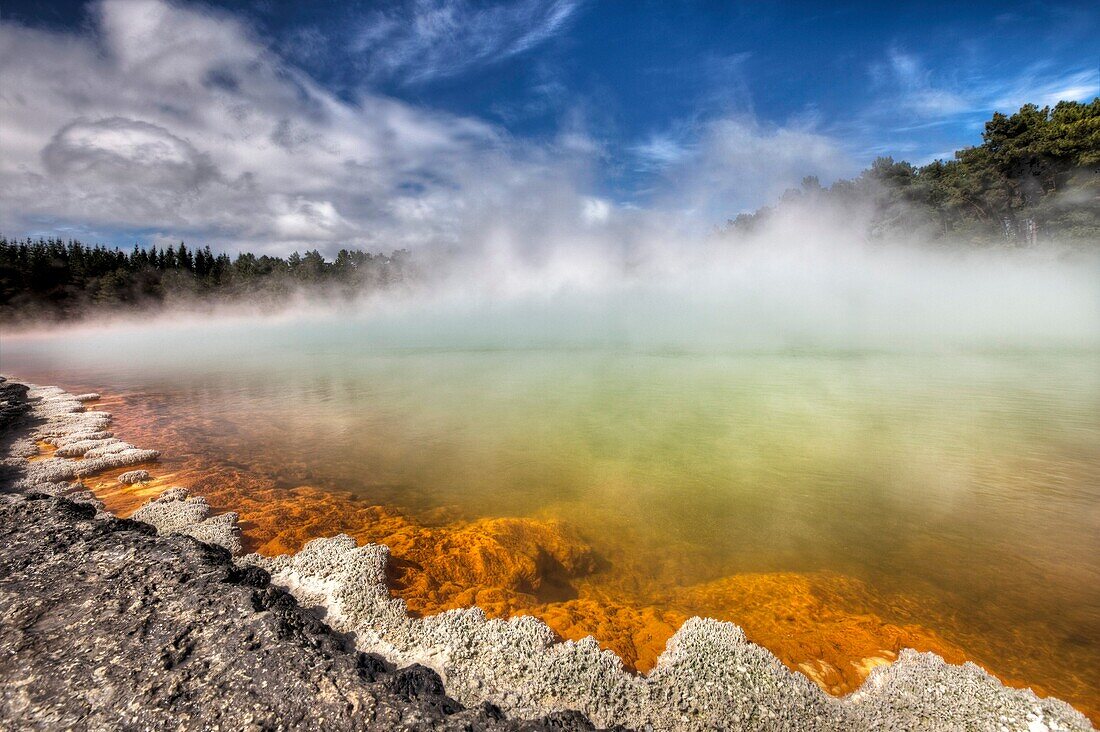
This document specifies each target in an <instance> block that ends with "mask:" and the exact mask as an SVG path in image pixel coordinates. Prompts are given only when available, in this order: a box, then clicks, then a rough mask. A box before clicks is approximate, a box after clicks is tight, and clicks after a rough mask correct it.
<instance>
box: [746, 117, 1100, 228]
mask: <svg viewBox="0 0 1100 732" xmlns="http://www.w3.org/2000/svg"><path fill="white" fill-rule="evenodd" d="M807 203H809V204H816V203H826V204H836V205H840V206H844V207H848V208H851V209H853V210H855V209H861V210H863V211H864V212H865V213H867V214H868V216H869V231H868V234H869V235H870V236H871V237H872V238H875V237H883V238H885V237H889V236H912V237H919V238H921V239H925V240H927V239H943V240H952V241H965V242H971V243H979V244H985V243H992V242H1005V241H1007V242H1010V243H1012V244H1014V245H1028V244H1034V243H1036V242H1038V241H1041V240H1044V239H1045V240H1055V239H1057V240H1060V241H1067V242H1078V243H1081V244H1083V245H1086V246H1092V247H1100V97H1097V98H1095V99H1093V101H1092V102H1089V103H1082V102H1059V103H1058V104H1056V105H1055V106H1053V107H1042V108H1040V107H1038V106H1037V105H1034V104H1026V105H1024V106H1023V107H1021V108H1020V110H1019V111H1018V112H1016V113H1014V114H1012V115H1004V114H1001V113H997V114H994V115H993V117H992V119H990V120H989V121H988V122H986V123H985V130H984V132H983V133H982V144H980V145H977V146H974V147H968V148H965V149H963V150H959V151H958V152H956V153H955V155H954V158H953V159H951V160H936V161H934V162H932V163H929V164H928V165H923V166H920V167H918V166H914V165H912V164H910V163H907V162H904V161H900V162H895V161H894V159H893V158H889V157H881V158H878V159H877V160H875V161H874V162H873V163H872V164H871V167H870V168H868V169H866V170H864V171H863V172H862V173H861V174H860V175H859V176H858V177H856V178H853V179H845V180H838V181H836V182H835V183H833V184H832V185H831V186H829V187H827V188H826V187H823V186H821V184H820V182H819V181H818V179H817V178H815V177H808V178H806V179H804V180H803V182H802V186H801V187H800V188H797V189H791V190H789V191H787V192H786V193H785V194H784V195H783V197H782V199H781V200H780V201H779V203H778V204H777V205H776V206H774V207H765V208H762V209H760V210H758V211H756V212H755V213H745V214H741V215H739V216H737V218H735V219H731V220H730V221H729V222H728V223H727V230H728V231H729V232H732V233H734V234H737V233H748V232H752V231H754V230H757V229H759V228H760V227H761V225H763V224H764V223H765V222H767V221H768V220H769V219H770V218H771V217H772V216H774V215H775V214H776V213H777V212H778V211H783V210H785V209H790V208H794V207H796V206H798V205H804V204H807Z"/></svg>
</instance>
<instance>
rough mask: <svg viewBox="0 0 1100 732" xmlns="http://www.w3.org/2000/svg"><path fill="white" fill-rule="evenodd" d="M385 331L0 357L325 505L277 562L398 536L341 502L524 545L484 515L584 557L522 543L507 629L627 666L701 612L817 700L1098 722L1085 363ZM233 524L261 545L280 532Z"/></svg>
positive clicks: (182, 340) (187, 463)
mask: <svg viewBox="0 0 1100 732" xmlns="http://www.w3.org/2000/svg"><path fill="white" fill-rule="evenodd" d="M397 330H398V329H396V328H395V327H392V325H391V326H387V325H385V324H382V325H379V324H378V323H374V322H372V321H369V320H365V321H351V322H348V321H342V320H335V319H332V320H325V319H316V318H314V319H304V320H288V321H281V322H265V323H263V324H257V323H247V322H236V323H233V322H227V323H222V324H210V323H199V324H194V325H191V326H179V327H174V328H171V329H167V330H166V329H162V328H157V327H152V326H149V327H141V326H128V327H125V328H118V329H112V330H106V331H103V330H100V331H93V332H87V333H77V334H70V335H67V336H65V337H60V336H53V337H50V336H46V337H33V338H27V337H20V338H11V337H9V338H5V339H4V342H3V354H2V355H3V363H2V367H3V370H4V372H5V373H8V374H12V375H16V376H19V377H22V378H26V379H30V380H33V381H35V382H38V383H57V384H59V385H62V386H65V387H70V388H78V389H82V390H86V389H94V390H96V391H100V392H102V393H104V395H105V403H106V404H107V406H106V407H104V408H110V409H111V410H112V411H114V412H115V414H116V424H117V428H116V429H117V431H118V433H119V434H120V436H122V437H123V438H124V439H128V440H130V441H133V442H136V443H138V444H140V445H142V446H144V447H156V448H158V449H161V450H162V451H164V452H165V453H166V454H165V456H164V458H163V461H162V463H163V465H162V469H163V470H169V471H174V472H173V475H174V476H177V477H181V479H182V478H186V477H187V476H190V478H191V479H192V480H194V479H195V476H199V477H201V476H202V475H203V474H204V471H205V474H206V475H207V476H218V477H217V479H216V480H215V479H213V478H211V479H210V481H209V486H210V489H211V490H216V487H217V486H220V487H221V488H223V489H225V488H226V487H227V486H230V487H232V489H233V490H235V491H236V492H237V493H238V494H240V495H244V494H246V493H247V492H248V491H250V490H252V487H254V486H263V487H264V489H265V490H272V491H285V492H292V491H295V490H297V489H301V488H303V487H309V488H310V490H316V491H320V492H322V493H326V494H331V495H334V496H336V495H338V496H343V498H340V500H341V501H344V502H343V503H339V504H337V505H338V506H343V507H344V508H337V509H335V513H334V514H333V515H334V516H335V517H336V518H335V519H331V520H328V519H326V521H327V523H325V524H324V525H318V526H316V527H315V528H310V529H308V530H306V531H304V532H300V533H299V534H297V535H295V536H294V537H293V538H287V537H284V541H285V542H287V543H288V544H290V545H293V544H294V543H295V541H297V540H298V539H301V538H303V536H304V538H309V536H314V535H321V534H324V533H331V532H332V530H333V529H339V530H348V531H352V532H353V533H356V531H358V532H359V533H357V534H356V535H358V536H361V537H363V538H364V539H367V538H373V539H378V538H379V537H380V536H396V537H398V538H392V539H391V541H392V542H394V543H400V538H399V537H400V536H401V535H403V534H401V532H402V531H407V530H406V529H405V528H402V529H401V530H400V531H397V530H396V529H392V527H391V528H389V529H387V531H390V533H389V534H386V533H379V534H372V533H370V530H369V528H363V527H361V526H356V525H354V521H360V519H354V520H353V519H352V518H351V517H352V516H353V511H352V507H355V506H380V507H384V508H386V509H387V510H389V511H392V515H399V516H401V517H402V519H401V520H402V521H407V522H408V525H416V526H417V527H422V528H420V529H417V530H418V531H433V530H436V529H438V531H444V530H445V529H446V527H451V529H454V527H463V526H466V527H468V526H471V525H472V526H481V527H486V526H488V527H491V528H489V529H486V531H489V532H490V533H492V532H497V533H492V536H493V537H495V538H494V541H495V542H496V543H495V544H494V546H504V547H509V546H512V545H513V544H514V545H516V546H517V547H518V546H520V545H519V544H518V543H516V542H518V541H519V540H518V539H516V538H515V537H514V536H513V534H508V536H509V537H511V538H509V539H507V540H503V539H500V536H501V534H500V531H501V529H500V526H499V525H497V524H484V523H483V524H478V523H477V522H479V521H483V520H486V519H512V518H522V519H531V520H532V521H536V522H543V523H546V522H549V523H548V524H546V525H553V526H558V527H560V528H561V530H562V531H563V532H565V533H564V534H562V536H566V537H567V539H568V541H572V542H576V543H577V544H578V545H579V546H583V547H585V548H586V551H590V556H591V561H587V560H586V562H582V563H579V564H577V565H576V566H574V565H573V564H572V563H571V560H568V559H564V560H563V559H560V557H562V556H572V555H563V554H561V551H559V550H558V549H546V548H545V547H541V548H536V549H534V550H530V551H533V552H534V554H533V556H535V557H536V560H534V561H535V565H537V566H536V569H535V570H532V571H535V572H541V573H542V574H543V575H544V577H543V579H545V581H544V582H542V583H541V584H539V582H538V581H537V579H536V580H533V581H531V582H533V584H531V582H529V581H528V580H527V579H524V580H523V582H528V584H531V586H530V587H526V586H520V585H522V584H523V582H520V583H519V585H515V582H513V585H515V586H511V585H510V586H509V587H505V589H503V590H501V592H502V593H504V594H503V595H500V597H501V598H503V599H501V600H500V602H501V603H502V604H501V605H500V608H503V609H500V610H499V612H500V613H502V614H504V613H506V612H534V613H535V614H539V615H541V616H543V617H546V618H547V619H548V621H549V622H551V624H552V625H553V626H554V627H555V628H556V629H558V630H559V632H562V634H563V635H579V634H581V633H582V632H592V633H595V634H596V635H597V638H599V639H600V640H602V641H606V642H607V644H608V645H609V646H610V647H613V648H615V649H616V650H619V651H620V652H621V653H623V654H624V655H626V656H628V658H627V660H628V662H632V663H637V665H638V666H639V667H640V668H643V669H644V668H646V667H647V666H648V665H651V663H652V658H653V657H655V655H656V653H657V652H659V650H660V648H661V647H663V642H664V639H665V637H667V633H668V632H671V630H669V628H671V629H674V628H675V625H676V624H677V623H678V621H679V620H680V619H681V618H682V617H686V616H687V615H690V614H694V613H703V614H710V615H717V616H722V617H726V618H727V619H731V620H735V621H738V622H741V623H742V624H743V625H745V627H746V630H747V631H748V632H749V634H750V637H753V636H754V634H755V637H756V639H758V640H760V641H761V642H763V643H765V645H768V644H769V643H768V642H769V641H772V645H773V646H775V645H782V644H783V643H785V642H786V641H784V638H787V639H790V638H793V637H795V636H797V637H798V638H799V641H798V642H799V643H800V644H801V645H800V646H799V649H798V650H797V651H795V650H790V649H786V647H785V646H784V651H783V652H780V651H778V650H777V652H780V655H781V657H783V658H784V660H785V661H787V662H788V663H789V664H791V665H792V666H794V667H801V668H803V670H806V671H807V672H808V673H810V674H811V675H814V671H813V667H812V665H805V664H809V663H811V661H812V659H811V658H810V657H813V656H818V657H820V658H827V659H829V663H831V664H833V665H834V666H837V667H838V668H839V667H843V668H840V670H835V669H834V671H835V672H834V671H830V672H829V673H827V674H824V676H829V677H830V678H831V679H832V681H831V682H825V681H823V682H822V683H823V685H825V686H827V687H829V686H833V687H835V688H832V690H833V691H834V692H842V691H846V690H849V689H850V688H851V687H852V686H854V683H855V682H856V681H858V678H861V677H862V675H864V674H865V673H866V669H867V668H868V667H869V665H873V663H874V662H875V660H874V659H875V658H880V657H881V658H885V659H886V660H889V658H890V657H891V654H892V653H895V652H896V650H897V649H896V648H890V647H888V646H889V645H890V644H895V645H904V644H914V645H920V644H924V645H926V646H928V647H929V648H930V649H932V650H938V651H940V652H942V653H944V654H945V655H948V656H949V657H952V658H953V660H961V659H962V658H969V659H973V660H976V661H978V662H979V663H982V664H983V665H984V666H985V667H986V668H988V669H990V670H991V671H993V672H995V673H997V674H998V675H1000V676H1001V677H1002V678H1004V679H1007V680H1009V681H1011V682H1013V683H1017V684H1027V685H1033V686H1036V687H1037V688H1038V689H1039V690H1041V691H1042V692H1044V693H1051V694H1056V695H1058V696H1062V697H1063V698H1068V699H1070V700H1072V701H1074V702H1075V703H1076V704H1077V705H1078V706H1079V707H1080V708H1083V709H1086V710H1088V711H1094V710H1095V709H1096V708H1097V700H1096V689H1097V688H1098V687H1100V676H1098V673H1100V672H1098V669H1100V647H1098V642H1100V641H1098V639H1100V410H1098V405H1100V352H1097V351H1095V350H1089V349H1084V350H1080V349H1077V350H1075V349H1056V348H1046V349H1011V350H1006V349H1001V350H994V349H985V350H982V349H973V350H968V349H966V348H952V349H949V350H936V349H928V350H921V349H907V350H904V351H891V350H884V349H870V348H864V349H856V350H850V349H846V350H839V349H829V348H801V349H778V350H777V349H764V350H760V349H757V350H737V349H732V348H727V349H723V348H711V349H706V348H682V347H667V346H661V345H656V346H650V347H643V346H638V345H632V344H630V343H624V342H592V341H591V340H588V341H587V342H580V343H564V344H558V345H555V344H545V343H544V344H542V345H531V346H530V347H524V348H506V347H501V345H500V344H499V343H496V344H494V343H492V339H488V341H486V340H485V339H481V340H479V341H478V342H476V343H472V344H469V343H467V344H463V343H461V342H457V341H460V340H461V339H457V338H456V339H453V341H454V342H448V343H446V344H445V347H430V346H428V345H426V344H425V343H424V342H418V341H417V339H415V338H409V339H402V338H401V337H398V336H396V335H395V332H397ZM490 330H491V328H490ZM434 340H436V341H437V342H438V341H446V340H447V339H439V338H436V339H434ZM612 340H613V339H612ZM241 476H247V480H244V479H243V478H241ZM219 481H220V482H219ZM215 484H217V486H215ZM215 495H216V496H217V495H220V494H217V493H215ZM265 495H267V494H265ZM271 495H276V494H271ZM294 495H298V494H294ZM302 495H305V494H302ZM310 495H313V494H310ZM345 499H346V500H345ZM303 500H305V499H303ZM311 500H313V499H311ZM225 502H227V503H229V502H230V500H229V499H228V498H226V499H225ZM317 505H320V504H317ZM257 510H259V509H257ZM355 510H359V509H358V508H356V509H355ZM303 515H304V514H303ZM354 515H356V516H358V515H359V514H354ZM390 515H391V514H386V516H390ZM280 516H282V517H283V518H282V519H280V520H281V521H283V522H284V523H290V522H292V521H300V520H302V521H304V520H305V519H302V518H293V517H290V518H288V516H289V514H286V513H282V514H280ZM341 517H347V518H346V521H347V524H348V525H347V526H343V525H341V523H340V522H341V521H342V520H343V519H342V518H341ZM243 518H245V519H246V522H245V529H246V533H248V532H249V527H250V526H252V527H253V529H254V531H253V534H254V535H253V537H252V540H253V546H254V548H262V547H261V546H260V545H261V544H262V542H263V541H264V539H265V537H267V538H269V536H268V535H269V534H271V532H272V529H271V528H270V527H266V528H263V527H262V526H261V524H262V521H261V519H260V518H259V515H258V514H257V517H254V518H253V519H252V521H253V523H252V524H250V523H249V515H248V514H247V512H245V515H244V516H243ZM378 520H379V521H382V520H383V519H378ZM385 520H390V519H389V518H387V519H385ZM405 525H406V524H402V526H403V527H404V526H405ZM531 525H532V526H533V525H535V524H531ZM539 525H542V524H539ZM387 526H389V524H387ZM423 527H426V528H423ZM433 527H435V529H433ZM410 530H411V529H410ZM479 530H480V529H479ZM512 530H513V529H509V531H512ZM264 531H266V532H268V533H267V534H264ZM431 535H432V536H437V535H438V534H431ZM288 536H289V535H288ZM417 536H426V534H418V535H417ZM539 536H542V535H541V534H540V535H539ZM554 536H555V537H557V538H554V539H552V540H551V539H538V541H542V542H544V544H545V543H546V542H551V541H552V542H558V543H560V542H561V541H565V540H566V539H561V538H560V537H559V536H558V534H554ZM433 541H435V539H433ZM510 542H511V543H510ZM421 543H423V542H421ZM536 543H537V542H536ZM271 546H282V545H270V546H268V547H267V548H268V549H271ZM526 546H527V545H526V544H524V545H523V547H526ZM291 548H294V547H291ZM517 551H528V549H526V548H519V549H517ZM562 551H564V550H562ZM414 553H415V550H414V549H409V554H408V556H409V557H412V556H413V554H414ZM395 554H396V555H397V556H398V558H401V557H403V556H405V555H404V554H402V553H401V551H398V550H395ZM416 561H417V562H420V563H421V564H423V563H424V561H428V562H430V561H431V560H430V558H429V559H428V560H422V559H417V560H416ZM447 561H449V562H453V561H454V557H453V556H452V557H450V558H449V559H448V560H447ZM409 562H410V566H411V565H412V564H415V562H413V561H412V560H411V559H410V560H409ZM561 564H564V565H565V566H564V567H563V566H559V565H561ZM550 565H553V566H552V567H551V566H550ZM582 565H583V566H582ZM448 566H450V565H448ZM415 569H416V568H415V567H414V570H415ZM490 569H491V568H490ZM441 571H443V572H445V571H450V570H441ZM456 571H457V570H456ZM462 571H466V569H463V570H462ZM479 576H488V575H479ZM455 581H456V582H457V585H456V586H460V585H461V582H460V581H459V580H455ZM483 581H487V580H483ZM448 582H449V580H446V581H441V582H437V583H436V585H435V586H434V589H433V590H432V592H431V593H429V594H426V595H423V596H421V597H420V598H419V599H415V598H412V595H414V594H415V593H414V592H413V591H412V590H411V589H410V598H411V599H410V605H411V606H413V608H414V609H420V610H423V611H431V610H434V609H438V607H437V606H447V605H449V604H461V602H460V601H459V600H460V599H462V598H468V597H472V595H468V594H462V593H461V592H460V591H459V590H453V591H450V590H448V589H447V588H448V587H449V586H450V585H449V584H448ZM800 583H807V584H805V587H803V585H802V584H800ZM398 584H400V582H398ZM409 586H410V588H411V587H412V584H411V581H410V585H409ZM508 592H511V593H512V595H508V594H507V593H508ZM448 593H450V594H448ZM524 593H526V594H524ZM513 595H514V596H513ZM528 595H529V596H530V598H532V599H530V601H529V602H528V601H526V600H522V598H524V597H527V596H528ZM484 597H485V598H487V599H486V600H485V603H487V604H490V605H491V603H492V602H493V598H491V597H489V596H488V595H484ZM494 597H496V596H494ZM517 597H520V598H521V599H520V600H517V599H516V598H517ZM807 598H809V599H807ZM480 602H481V601H479V604H480ZM418 603H419V604H418ZM433 603H435V605H433ZM815 603H816V604H815ZM795 605H797V606H798V607H794V606H795ZM824 607H829V608H830V609H829V610H828V611H826V610H823V609H822V608H824ZM833 611H835V612H836V613H839V615H838V616H837V617H836V618H826V617H824V614H825V613H826V612H833ZM632 613H633V614H632ZM637 613H643V615H644V617H643V616H640V615H638V614H637ZM639 617H642V619H641V620H639V619H638V618H639ZM815 617H816V618H817V619H815ZM834 621H835V622H834ZM617 622H619V623H621V624H625V625H630V624H631V623H633V624H634V625H633V626H632V627H633V630H631V631H630V639H629V640H623V641H621V642H618V643H617V642H615V641H614V638H615V635H616V632H618V631H616V630H615V628H614V626H615V624H616V623H617ZM784 623H790V624H791V625H790V628H791V629H790V630H784V625H783V624H784ZM815 623H816V625H815ZM829 623H833V625H832V626H829V627H826V626H827V625H828V624H829ZM887 627H888V628H893V629H894V630H887V631H882V632H880V631H879V630H878V629H879V628H887ZM815 628H816V630H815ZM852 628H859V629H861V630H860V631H859V632H864V631H865V632H866V633H868V634H869V635H870V636H872V637H871V639H870V640H869V641H868V643H869V644H870V646H869V647H872V648H873V647H875V646H876V645H877V646H879V647H881V651H882V653H881V654H879V656H875V655H874V654H871V656H869V657H866V658H864V656H865V655H866V651H860V652H859V653H853V654H849V655H850V656H851V657H850V658H849V657H848V656H844V655H843V653H841V656H840V659H841V660H837V658H838V657H837V656H836V653H835V652H834V651H832V650H821V651H815V650H814V645H813V644H814V643H815V642H817V641H814V639H813V634H814V633H815V632H818V631H820V633H821V640H820V642H821V644H822V645H823V646H828V645H829V644H830V643H832V644H834V645H838V646H843V644H844V640H843V638H841V639H840V640H837V639H833V638H830V637H828V634H829V633H833V634H836V635H840V636H843V635H852V634H853V633H855V632H856V631H854V630H852ZM898 628H900V629H901V630H897V629H898ZM754 629H755V630H754ZM876 633H879V635H875V634H876ZM601 636H603V637H601ZM773 650H776V649H775V648H773ZM784 652H786V653H787V655H789V656H791V657H785V656H784V655H783V653H784ZM799 653H801V654H803V655H805V656H806V658H801V657H799V656H798V654H799ZM631 654H633V655H634V658H630V657H629V656H630V655H631ZM830 654H832V655H830ZM953 654H954V655H953ZM799 664H803V665H801V666H799ZM845 664H847V665H848V666H847V667H846V666H845ZM860 664H863V666H861V665H860ZM849 667H850V668H849ZM818 676H822V674H818ZM818 680H819V681H822V679H821V678H819V679H818Z"/></svg>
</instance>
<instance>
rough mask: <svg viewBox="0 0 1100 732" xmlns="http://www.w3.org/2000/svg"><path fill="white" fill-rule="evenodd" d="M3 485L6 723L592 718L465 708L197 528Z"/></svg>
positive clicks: (565, 721)
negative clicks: (181, 531)
mask: <svg viewBox="0 0 1100 732" xmlns="http://www.w3.org/2000/svg"><path fill="white" fill-rule="evenodd" d="M95 516H96V512H95V510H94V508H92V507H90V506H87V505H82V504H78V503H74V502H72V501H68V500H66V499H63V498H53V497H48V496H42V495H38V496H15V495H0V546H3V547H4V548H3V551H0V607H2V608H4V612H3V615H2V617H0V728H3V729H50V730H56V729H103V730H116V729H129V730H153V729H177V728H185V729H214V728H221V729H235V730H236V729H240V730H244V729H257V730H259V729H265V730H276V729H317V730H321V729H324V730H352V729H355V730H360V729H386V730H389V729H455V730H458V729H463V730H466V729H470V730H477V729H485V730H497V729H500V730H518V729H551V728H553V729H568V728H573V729H590V727H589V726H588V725H587V724H586V723H585V721H584V720H583V718H580V717H579V716H572V717H567V718H559V719H553V720H541V721H537V722H528V723H523V722H516V721H509V720H505V719H504V718H503V715H502V714H501V713H500V712H499V710H496V709H495V708H493V707H489V706H483V707H479V708H477V709H472V710H470V709H463V708H462V707H461V705H459V704H458V703H457V702H455V701H454V700H453V699H450V698H448V697H447V696H446V695H445V694H444V692H443V685H442V682H441V681H440V680H439V677H438V676H437V675H436V674H435V673H434V672H432V671H429V670H428V669H425V668H422V667H411V668H407V669H403V670H396V669H394V667H393V666H391V665H388V664H386V663H385V662H383V661H382V660H381V659H380V658H379V657H377V656H372V655H367V654H364V653H359V652H356V651H355V650H354V648H352V647H350V645H349V644H348V643H347V641H346V640H345V639H343V638H341V637H340V636H338V635H336V634H334V633H332V632H331V631H330V630H329V629H328V627H327V626H325V625H324V624H323V623H322V622H321V621H319V620H318V619H317V618H316V617H314V616H313V615H311V614H309V613H307V612H304V611H303V610H301V609H300V608H299V607H298V605H297V603H296V602H295V601H294V599H293V598H292V597H291V596H289V595H288V594H286V593H285V592H283V591H281V590H278V589H276V588H273V587H272V586H271V585H270V584H269V582H268V577H267V574H266V573H265V572H263V571H262V570H260V569H257V568H251V569H243V570H242V569H239V568H237V567H235V566H234V565H233V563H232V561H231V559H230V555H229V552H228V551H226V550H224V549H222V548H220V547H217V546H213V545H209V544H203V543H201V542H198V541H195V540H194V539H192V538H190V537H185V536H157V535H156V532H155V530H154V529H153V528H152V527H150V526H148V525H146V524H142V523H139V522H135V521H127V520H120V519H116V518H113V517H106V518H98V519H97V518H96V517H95Z"/></svg>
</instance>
